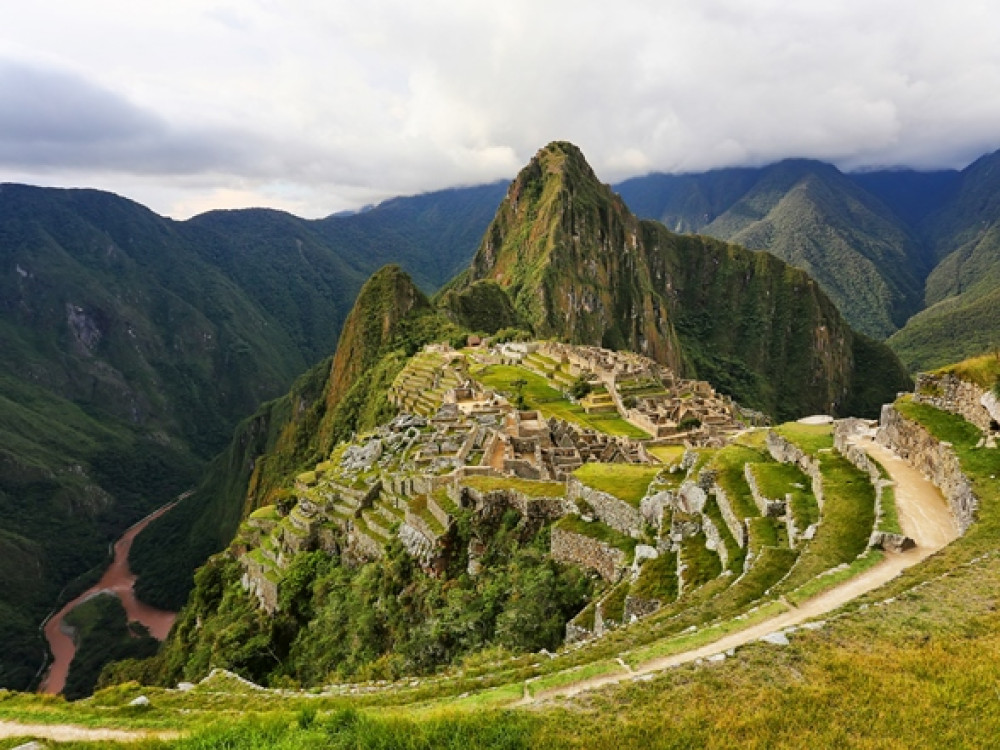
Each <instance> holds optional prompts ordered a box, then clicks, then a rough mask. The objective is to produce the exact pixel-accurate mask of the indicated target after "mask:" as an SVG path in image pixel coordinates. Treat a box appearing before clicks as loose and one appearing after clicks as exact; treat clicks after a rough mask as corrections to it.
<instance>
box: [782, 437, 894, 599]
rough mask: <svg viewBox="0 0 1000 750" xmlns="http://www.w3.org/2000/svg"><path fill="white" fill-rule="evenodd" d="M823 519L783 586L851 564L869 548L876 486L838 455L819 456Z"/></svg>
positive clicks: (783, 587)
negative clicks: (841, 565) (844, 564)
mask: <svg viewBox="0 0 1000 750" xmlns="http://www.w3.org/2000/svg"><path fill="white" fill-rule="evenodd" d="M820 470H821V472H822V477H823V496H824V502H823V519H822V522H821V523H820V524H819V526H818V527H817V528H816V536H815V537H814V538H813V539H812V541H810V542H808V544H807V545H806V547H805V549H804V551H803V553H802V556H801V558H800V559H799V563H798V565H797V566H796V568H795V570H794V571H792V573H791V575H789V577H788V579H787V580H786V581H785V582H784V583H783V584H782V589H783V590H785V591H790V590H793V589H795V588H796V587H798V586H801V585H802V584H804V583H806V582H807V581H809V580H810V579H812V578H814V577H815V576H817V575H819V574H820V573H822V572H824V571H826V570H829V569H830V568H833V567H836V566H837V565H840V564H842V563H851V562H853V561H854V559H855V558H856V557H857V556H858V555H860V554H861V553H862V552H864V551H865V549H867V547H868V539H869V538H870V537H871V532H872V528H873V527H874V523H875V488H874V487H873V486H872V484H871V482H870V481H869V478H868V475H867V474H866V473H864V472H861V471H859V470H858V469H857V468H855V467H854V465H852V464H851V463H850V462H849V461H848V460H847V459H846V458H844V457H843V456H841V455H839V454H834V453H824V454H821V455H820Z"/></svg>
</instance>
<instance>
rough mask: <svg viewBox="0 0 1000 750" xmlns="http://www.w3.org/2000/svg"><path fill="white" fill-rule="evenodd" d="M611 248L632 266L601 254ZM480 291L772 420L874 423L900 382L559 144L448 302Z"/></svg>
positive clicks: (764, 271)
mask: <svg viewBox="0 0 1000 750" xmlns="http://www.w3.org/2000/svg"><path fill="white" fill-rule="evenodd" d="M583 227H586V228H588V231H582V228H583ZM620 247H625V248H632V249H634V251H635V256H634V257H635V258H636V259H637V260H636V261H633V260H631V258H632V257H633V256H632V255H630V254H626V253H620V252H609V250H610V249H611V248H620ZM482 280H489V281H490V282H491V283H496V284H498V285H499V286H500V287H502V288H503V289H504V290H505V291H506V292H507V294H508V296H509V297H510V300H511V303H512V306H513V308H514V310H515V311H516V312H517V315H518V317H519V318H520V319H521V321H523V322H524V323H525V324H528V325H530V326H531V327H532V328H533V330H534V333H535V334H536V335H537V336H540V337H556V338H562V339H564V340H567V341H571V342H574V343H589V344H599V345H602V346H607V347H610V348H613V349H632V350H634V351H640V350H641V351H643V352H644V353H646V354H647V355H649V356H652V357H653V358H655V359H657V360H659V361H661V362H664V363H666V364H668V365H671V366H673V367H675V368H676V369H678V370H680V371H682V372H684V373H686V374H688V375H691V376H694V377H698V378H702V379H705V380H708V381H710V382H712V383H713V385H715V386H716V388H717V389H719V390H720V391H722V392H723V393H726V394H728V395H731V396H733V397H735V398H736V399H737V400H739V401H740V402H741V403H743V404H745V405H748V406H752V407H754V408H757V409H761V410H763V411H765V412H767V413H769V414H772V415H773V416H775V417H777V418H778V419H779V420H783V419H787V418H790V417H798V416H801V415H802V414H803V413H808V412H813V413H815V412H838V413H840V412H845V411H846V410H847V409H848V408H851V409H859V410H861V411H862V412H863V413H866V414H870V415H872V416H874V413H875V411H876V410H877V408H878V405H879V403H880V401H882V400H888V399H890V398H892V397H893V396H894V395H895V393H896V392H897V388H898V387H903V388H905V387H908V385H909V382H910V381H909V379H908V377H907V375H906V373H905V372H904V371H903V369H902V367H901V365H900V364H899V363H898V362H897V361H896V360H895V357H894V356H893V355H892V353H891V352H889V351H888V350H886V349H885V347H884V346H883V345H881V344H878V343H877V342H874V341H870V340H866V339H864V338H862V337H861V336H860V335H859V334H855V333H854V332H853V331H851V330H850V328H849V327H848V325H847V323H846V322H845V321H844V320H843V318H842V317H841V316H840V315H839V313H838V312H837V309H836V307H835V306H834V304H833V303H832V302H831V301H830V300H829V298H828V297H827V296H826V295H825V294H824V293H823V291H822V290H821V289H820V287H819V286H818V285H817V284H816V283H815V282H814V281H812V280H811V279H810V278H809V277H808V276H806V275H805V274H804V273H803V272H801V271H798V270H795V269H793V268H791V267H790V266H788V265H786V264H784V263H782V262H781V261H779V260H778V259H777V258H775V257H774V256H773V255H768V254H766V253H753V252H748V251H746V250H744V249H742V248H739V247H736V246H734V245H726V244H724V243H721V242H718V241H714V240H711V239H708V238H705V237H681V236H678V235H675V234H672V233H671V232H669V231H668V230H667V229H666V228H665V227H663V225H661V224H657V223H654V222H639V221H638V220H637V219H636V218H635V217H634V216H632V215H631V214H630V213H629V211H628V208H627V207H626V206H625V204H624V202H623V201H622V200H621V198H619V197H618V196H616V195H614V194H613V193H612V192H611V191H610V189H608V188H607V186H605V185H602V184H601V183H600V182H599V181H598V180H597V178H596V176H595V175H594V173H593V171H592V170H591V168H590V166H589V165H588V164H587V162H586V160H585V159H584V158H583V155H582V154H581V153H580V151H579V149H577V148H576V147H575V146H573V145H571V144H567V143H558V142H557V143H552V144H550V145H549V146H547V147H546V148H544V149H542V150H541V151H539V153H538V154H537V155H536V156H535V158H534V159H532V161H531V163H530V164H529V165H528V166H527V167H525V168H524V169H523V170H522V171H521V173H520V174H519V175H518V177H517V179H516V180H515V181H514V184H513V185H512V186H511V189H510V191H509V192H508V197H507V199H505V200H504V202H503V203H502V204H501V206H500V209H499V210H498V212H497V216H496V218H495V219H494V221H493V223H492V224H491V225H490V228H489V230H488V231H487V233H486V236H485V237H484V239H483V242H482V244H481V245H480V248H479V251H478V252H477V254H476V257H475V258H474V260H473V263H472V266H471V268H470V269H469V272H468V273H467V274H465V275H464V276H462V277H459V278H457V279H456V280H455V281H454V282H453V283H452V284H451V285H450V290H451V291H453V292H461V291H462V290H463V289H467V288H469V287H470V286H471V285H472V284H474V283H476V282H480V281H482ZM668 281H669V283H668ZM907 284H908V286H907V288H910V287H913V288H916V287H915V286H914V284H912V283H910V282H907ZM667 287H669V288H670V290H671V292H670V294H666V288H667ZM856 361H857V362H861V363H863V364H869V363H873V364H875V365H877V366H878V370H879V371H878V374H877V375H876V374H875V373H874V372H873V371H871V370H867V369H863V368H862V367H859V366H856ZM845 394H846V398H845Z"/></svg>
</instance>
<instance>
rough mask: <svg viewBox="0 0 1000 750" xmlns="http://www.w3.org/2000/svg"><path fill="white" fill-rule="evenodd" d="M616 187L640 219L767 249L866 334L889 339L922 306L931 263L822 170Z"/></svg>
mask: <svg viewBox="0 0 1000 750" xmlns="http://www.w3.org/2000/svg"><path fill="white" fill-rule="evenodd" d="M622 188H623V190H624V192H623V195H624V196H625V198H626V201H628V202H629V205H632V206H633V209H634V210H636V211H637V212H639V214H640V215H642V216H647V217H649V218H655V219H658V220H660V221H662V222H663V223H664V224H666V225H667V226H668V227H672V228H675V229H677V230H680V231H685V232H699V233H702V234H706V235H709V236H711V237H717V238H719V239H724V240H728V241H731V242H736V243H738V244H741V245H743V246H745V247H748V248H750V249H754V250H767V251H768V252H770V253H772V254H774V255H776V256H777V257H779V258H781V259H782V260H784V261H786V262H787V263H789V264H791V265H793V266H795V267H797V268H802V269H804V270H805V271H807V272H808V273H809V275H810V276H812V277H813V278H814V279H816V280H817V281H818V282H819V283H820V285H821V286H822V287H823V290H824V291H825V292H826V293H827V294H828V295H829V296H830V298H831V299H832V300H833V301H834V302H835V303H836V304H837V306H838V308H840V310H841V312H842V313H843V314H844V317H845V318H847V320H848V322H849V323H850V324H851V325H852V326H854V327H855V328H857V329H858V330H860V331H863V332H864V333H867V334H868V335H871V336H875V337H877V338H884V337H886V336H888V335H889V334H891V333H892V332H893V331H895V330H896V329H898V328H899V327H900V326H901V325H903V323H905V321H906V319H907V318H908V317H909V316H910V315H912V314H913V313H914V312H916V311H917V310H918V309H919V308H920V307H921V303H922V299H921V297H922V294H921V284H922V282H923V278H924V276H925V275H926V273H927V271H928V270H929V265H928V263H927V261H926V260H925V258H924V250H923V246H922V245H921V243H920V242H919V241H918V239H917V237H916V235H915V234H914V233H913V232H912V231H911V230H910V229H908V228H907V227H906V225H905V224H904V223H903V221H902V220H900V219H899V218H898V217H897V216H896V215H895V214H894V213H893V212H892V210H890V209H889V208H888V207H887V206H886V205H885V204H884V203H882V201H880V200H879V199H878V198H876V197H875V196H873V195H872V194H870V193H868V192H866V191H865V190H863V189H862V188H860V187H858V185H857V184H855V182H854V181H853V180H852V179H850V178H848V177H847V176H845V175H843V174H841V173H840V172H839V171H838V170H837V169H836V168H835V167H833V166H831V165H829V164H823V163H821V162H816V161H808V160H788V161H783V162H780V163H778V164H774V165H771V166H768V167H765V168H763V169H726V170H717V171H713V172H708V173H705V174H701V175H679V176H665V175H650V176H647V177H644V178H639V179H637V180H631V181H629V182H628V183H624V184H623V185H622ZM656 193H660V197H659V200H654V199H653V196H654V195H655V194H656ZM636 199H637V200H639V206H641V207H642V208H636V207H635V206H634V205H633V204H632V200H636ZM897 202H898V201H897ZM907 205H908V204H907ZM654 207H655V209H656V210H655V212H650V211H649V209H651V208H654Z"/></svg>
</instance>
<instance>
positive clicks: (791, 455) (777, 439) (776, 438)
mask: <svg viewBox="0 0 1000 750" xmlns="http://www.w3.org/2000/svg"><path fill="white" fill-rule="evenodd" d="M767 451H768V453H770V454H771V458H773V459H774V460H775V461H778V462H780V463H783V464H795V465H796V466H798V467H799V468H800V469H802V471H803V472H804V473H805V475H806V476H807V477H809V479H810V480H812V493H813V495H814V496H815V497H816V504H817V505H818V506H819V509H820V512H822V510H823V475H822V473H821V472H820V470H819V460H818V459H815V458H813V457H812V456H810V455H809V454H808V453H806V452H805V451H804V450H802V449H801V448H799V447H798V446H797V445H794V444H793V443H790V442H789V441H787V440H785V438H783V437H781V435H779V434H778V433H777V432H775V431H774V430H768V431H767Z"/></svg>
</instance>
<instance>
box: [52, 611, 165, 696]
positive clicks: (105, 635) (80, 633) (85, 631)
mask: <svg viewBox="0 0 1000 750" xmlns="http://www.w3.org/2000/svg"><path fill="white" fill-rule="evenodd" d="M65 623H66V624H67V625H69V626H70V627H71V628H73V630H74V641H75V642H76V645H77V649H76V655H75V656H74V658H73V663H72V664H71V665H70V671H69V676H68V677H67V678H66V689H65V690H64V691H63V694H64V695H65V696H66V698H67V699H69V700H76V699H77V698H82V697H83V696H86V695H90V694H91V693H92V692H93V690H94V686H95V685H96V684H97V679H98V676H99V675H100V672H101V669H102V667H104V665H105V664H107V663H108V662H111V661H117V660H119V659H144V658H146V657H150V656H152V655H153V654H155V653H156V650H157V648H159V645H160V643H159V641H157V640H156V639H155V638H153V637H152V636H150V635H149V632H148V631H147V630H146V628H145V627H144V626H142V625H140V624H139V623H137V622H133V623H130V622H128V621H127V619H126V616H125V608H124V607H123V606H122V603H121V601H120V600H119V599H118V597H117V596H113V595H111V594H98V595H97V596H94V597H92V598H91V599H88V600H87V601H85V602H83V603H82V604H80V605H79V606H77V607H75V608H74V609H73V611H72V612H70V613H69V614H68V615H67V616H66V619H65Z"/></svg>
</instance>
